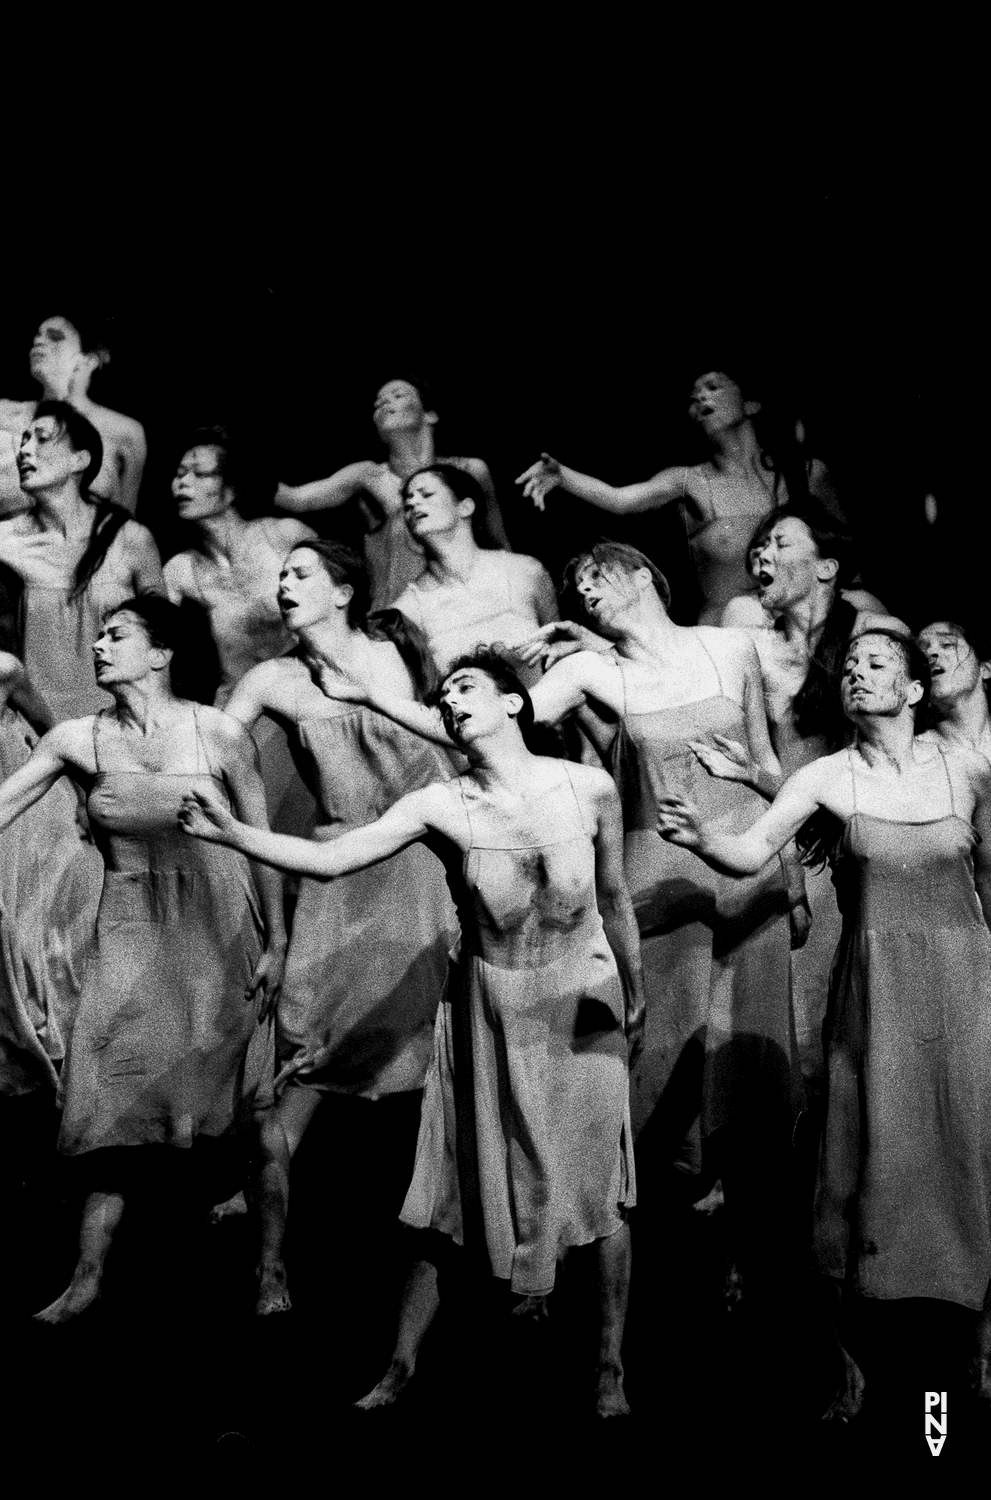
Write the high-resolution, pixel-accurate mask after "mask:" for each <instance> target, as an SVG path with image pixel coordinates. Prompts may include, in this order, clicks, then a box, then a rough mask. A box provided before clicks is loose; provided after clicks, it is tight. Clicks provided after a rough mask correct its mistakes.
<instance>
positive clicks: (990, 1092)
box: [658, 628, 991, 1417]
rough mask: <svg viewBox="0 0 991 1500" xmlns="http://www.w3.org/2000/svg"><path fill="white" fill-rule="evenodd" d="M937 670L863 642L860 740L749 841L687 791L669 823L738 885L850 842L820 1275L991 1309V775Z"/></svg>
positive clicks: (882, 1293) (792, 781) (877, 1292)
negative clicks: (954, 723)
mask: <svg viewBox="0 0 991 1500" xmlns="http://www.w3.org/2000/svg"><path fill="white" fill-rule="evenodd" d="M928 677H929V673H928V669H927V664H926V662H925V660H924V658H923V657H922V655H921V653H920V652H919V650H918V649H917V648H916V647H915V646H914V645H913V643H912V642H911V641H909V640H906V639H904V638H903V637H901V636H899V635H898V634H896V633H895V632H893V631H887V630H881V629H876V628H871V629H869V630H867V631H865V632H863V633H862V634H860V635H858V636H855V637H854V639H853V641H852V642H851V643H850V646H849V649H848V652H847V655H846V659H845V662H844V667H843V677H842V699H843V707H844V711H845V713H846V715H847V717H848V718H849V720H850V722H851V724H852V726H853V729H854V731H855V736H854V741H853V744H852V745H850V746H849V747H848V748H846V749H843V750H840V751H838V752H837V753H835V754H832V755H827V756H824V757H822V758H821V759H819V760H816V761H813V762H812V763H811V764H810V765H807V766H804V767H802V768H801V769H800V770H798V771H797V772H795V774H794V775H793V776H791V777H790V778H789V779H788V780H787V781H786V782H785V784H784V786H783V787H782V788H781V790H780V791H779V793H778V795H777V796H776V798H775V799H774V802H773V803H772V805H771V807H770V808H769V809H768V810H767V811H766V812H765V813H764V814H763V816H761V817H760V818H758V819H757V820H756V821H755V822H754V823H753V825H752V826H751V827H750V828H749V829H746V830H742V831H739V832H730V831H724V830H721V829H718V828H716V827H714V826H712V824H711V823H710V821H709V820H708V819H707V818H706V817H705V815H704V814H703V813H702V812H700V811H699V810H698V809H697V808H696V807H694V806H693V805H692V803H691V802H690V801H689V800H688V799H686V798H685V797H683V796H675V795H671V796H668V797H665V798H664V799H662V801H661V804H660V812H659V820H658V830H659V832H660V833H661V835H662V836H663V838H665V839H666V840H668V841H670V842H672V843H674V844H676V845H678V846H680V847H682V848H684V849H686V850H690V851H691V852H692V853H693V854H695V855H697V856H698V857H699V858H700V859H701V860H703V861H705V863H706V864H707V865H709V866H710V867H711V868H713V869H716V870H718V871H721V872H724V873H725V874H726V875H729V876H732V877H739V876H751V875H753V873H755V872H756V871H758V870H760V869H761V868H763V866H764V865H765V864H766V862H767V861H768V860H769V859H773V858H774V856H775V854H776V853H777V852H778V851H779V850H780V849H782V848H783V847H784V846H785V844H786V843H787V842H788V841H789V840H790V839H792V838H794V837H795V835H796V834H798V833H799V831H800V830H803V834H802V837H803V840H804V841H805V843H806V846H807V847H808V848H809V849H810V851H812V850H814V849H815V848H819V849H822V848H823V847H829V846H830V845H835V854H834V861H835V868H836V879H837V882H838V885H839V888H840V891H841V908H842V911H843V921H844V927H843V938H842V941H841V944H840V948H839V951H838V953H837V960H836V967H835V970H834V977H833V987H832V992H831V995H830V1002H829V1011H828V1015H827V1028H826V1052H827V1065H828V1095H827V1106H826V1126H825V1133H824V1138H823V1145H822V1152H821V1160H820V1170H819V1181H818V1186H817V1191H816V1204H815V1224H814V1247H815V1256H816V1262H817V1265H818V1268H819V1269H820V1270H821V1271H822V1272H824V1273H825V1274H826V1275H827V1276H829V1277H831V1278H833V1279H834V1282H835V1284H836V1286H837V1291H838V1290H839V1287H840V1285H842V1286H843V1288H844V1289H845V1293H846V1292H849V1293H854V1294H858V1293H859V1294H860V1295H862V1296H865V1297H877V1298H885V1299H890V1298H905V1297H929V1298H940V1299H943V1300H946V1301H950V1302H957V1303H960V1304H962V1305H963V1306H964V1307H970V1308H973V1309H975V1310H978V1309H981V1308H982V1307H985V1306H986V1305H987V1303H986V1297H987V1292H988V1288H989V1285H991V1216H989V1214H988V1210H987V1204H988V1201H989V1198H991V933H989V931H988V918H989V916H991V860H989V856H988V853H987V850H988V847H989V844H988V840H989V837H991V767H989V765H988V762H987V760H986V759H985V757H984V756H982V755H980V754H978V753H977V752H976V751H974V750H972V749H970V748H969V747H966V746H963V745H953V746H950V745H946V744H944V743H941V742H938V741H934V740H932V739H930V738H928V737H926V736H922V737H917V736H916V734H915V714H916V711H917V710H918V709H919V707H920V705H921V704H922V703H923V701H924V698H925V695H926V692H927V689H928ZM824 815H828V817H826V820H825V822H824ZM813 818H815V819H816V824H814V825H812V826H811V827H807V826H806V825H807V824H808V822H809V820H810V819H813ZM816 825H817V826H816ZM843 1369H844V1379H843V1385H842V1389H841V1391H840V1393H839V1395H838V1397H837V1399H836V1401H835V1402H834V1404H833V1406H832V1407H831V1408H830V1413H829V1414H830V1415H837V1416H840V1417H849V1416H851V1415H854V1414H855V1413H856V1412H857V1410H859V1407H860V1404H861V1401H862V1396H863V1377H862V1375H861V1373H860V1371H859V1369H858V1368H857V1365H856V1363H855V1362H854V1360H853V1359H852V1357H851V1356H850V1354H849V1353H847V1352H846V1351H843Z"/></svg>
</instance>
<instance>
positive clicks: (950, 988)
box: [815, 754, 991, 1308]
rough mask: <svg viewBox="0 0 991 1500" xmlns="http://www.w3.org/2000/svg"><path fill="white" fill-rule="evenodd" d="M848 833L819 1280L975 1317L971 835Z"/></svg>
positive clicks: (984, 1017)
mask: <svg viewBox="0 0 991 1500" xmlns="http://www.w3.org/2000/svg"><path fill="white" fill-rule="evenodd" d="M943 765H944V768H945V769H946V771H947V777H946V779H947V788H948V798H947V812H946V814H945V815H944V816H943V817H938V818H934V819H932V820H930V821H928V822H903V821H894V820H889V819H887V818H878V817H873V816H871V815H869V814H867V813H863V812H860V811H858V810H857V800H856V792H857V778H856V775H855V771H854V761H853V756H852V754H851V757H850V777H851V783H852V787H853V807H854V812H853V814H852V816H851V817H850V819H849V820H848V822H847V824H846V828H845V831H844V834H843V842H842V846H841V854H840V857H839V862H838V867H837V885H838V888H839V891H840V896H841V907H842V909H843V920H844V931H843V938H842V942H841V944H840V948H839V952H838V953H837V960H836V968H835V971H834V976H833V987H832V992H831V995H830V1002H829V1011H828V1013H827V1019H826V1055H827V1065H828V1078H829V1083H828V1096H827V1112H826V1128H825V1134H824V1138H823V1144H822V1153H821V1159H820V1172H819V1183H818V1188H817V1192H816V1209H815V1250H816V1260H817V1263H818V1266H819V1269H820V1270H821V1271H824V1272H826V1273H827V1274H829V1275H831V1276H835V1277H839V1278H843V1279H844V1280H845V1282H846V1283H847V1285H849V1286H850V1287H851V1288H852V1290H854V1291H856V1292H859V1293H861V1294H862V1295H864V1296H867V1297H885V1298H888V1297H936V1298H944V1299H946V1300H947V1301H950V1302H958V1303H961V1304H962V1305H963V1306H964V1307H970V1308H980V1307H981V1305H982V1302H983V1299H984V1296H985V1293H986V1291H987V1289H988V1285H989V1283H991V933H989V931H988V928H987V925H986V923H985V921H984V917H983V913H982V911H981V907H980V903H979V901H978V898H977V894H976V891H975V889H974V868H973V860H972V854H971V851H972V848H973V843H974V831H973V828H972V827H971V824H970V823H969V822H968V821H966V820H965V819H964V818H961V817H959V816H958V815H957V812H956V809H955V806H954V802H953V785H952V781H951V779H950V775H949V768H948V767H946V760H945V757H944V760H943Z"/></svg>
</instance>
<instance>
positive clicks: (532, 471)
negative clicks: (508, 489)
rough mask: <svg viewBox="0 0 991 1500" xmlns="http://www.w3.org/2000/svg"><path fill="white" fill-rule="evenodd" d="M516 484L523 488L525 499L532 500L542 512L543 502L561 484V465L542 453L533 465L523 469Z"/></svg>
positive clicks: (547, 454)
mask: <svg viewBox="0 0 991 1500" xmlns="http://www.w3.org/2000/svg"><path fill="white" fill-rule="evenodd" d="M516 483H517V484H521V485H522V486H523V493H524V495H525V496H526V498H527V499H528V500H532V501H533V503H534V505H535V506H536V507H537V509H538V510H543V508H544V500H545V499H546V497H547V496H548V495H549V494H550V492H551V490H553V489H556V488H557V486H558V485H559V484H560V483H561V465H560V464H559V463H558V461H557V459H556V458H551V456H550V454H549V453H542V454H541V455H540V458H539V459H538V460H537V462H536V463H535V464H531V465H530V467H529V469H524V471H523V473H522V474H520V475H519V476H518V478H517V479H516Z"/></svg>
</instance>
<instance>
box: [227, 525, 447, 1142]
mask: <svg viewBox="0 0 991 1500" xmlns="http://www.w3.org/2000/svg"><path fill="white" fill-rule="evenodd" d="M368 591H369V581H368V575H367V573H366V570H365V567H364V564H363V563H362V561H361V560H360V558H358V557H357V556H356V555H355V554H354V553H353V552H351V551H350V550H349V549H348V548H347V547H344V546H342V545H341V544H340V543H339V542H328V541H318V540H314V541H312V542H304V543H302V544H301V545H299V546H297V547H294V548H293V550H292V551H291V552H290V554H289V556H288V557H287V558H286V560H285V562H284V564H283V567H282V570H281V574H280V578H279V585H278V607H279V610H280V613H281V619H282V621H284V627H285V629H286V630H287V631H291V632H292V636H291V638H295V641H296V643H297V644H296V649H295V651H293V652H292V653H291V654H289V655H286V656H280V657H277V658H274V659H273V660H271V661H266V662H262V663H259V664H258V665H257V666H255V667H253V668H252V670H251V671H250V672H248V673H247V674H246V675H245V676H244V677H243V678H242V679H241V681H240V682H239V683H238V685H237V687H236V688H235V690H234V693H233V695H232V696H231V698H230V700H229V702H228V704H227V713H228V714H230V715H231V716H232V717H233V718H235V719H237V720H238V722H239V723H241V724H243V725H244V727H245V728H246V729H251V728H252V727H253V725H255V723H256V722H257V720H258V719H259V718H260V716H261V715H263V714H267V715H269V716H271V717H273V718H275V719H276V720H277V721H278V722H279V723H280V724H282V725H283V726H284V727H285V729H286V731H287V733H288V734H289V735H290V736H291V737H292V741H293V747H294V755H295V758H296V762H297V764H298V766H299V769H300V773H301V774H302V775H303V776H304V777H305V779H306V782H307V784H308V786H309V787H310V788H311V790H312V792H313V795H314V797H315V798H316V801H317V807H318V813H317V828H316V833H315V837H316V838H317V839H320V840H328V841H333V840H335V839H338V838H340V837H341V836H342V835H344V834H346V833H347V832H348V831H349V830H351V829H354V828H360V827H362V826H363V825H364V824H367V823H371V822H374V820H375V819H376V818H377V817H379V816H381V814H382V813H384V812H386V811H387V810H388V809H389V808H390V807H391V806H392V805H393V803H394V802H396V801H398V799H399V798H400V797H402V796H404V795H405V794H406V793H407V792H411V791H413V790H415V789H417V788H419V787H424V786H428V785H429V784H430V783H432V782H434V781H440V780H444V779H446V778H447V777H449V776H450V775H451V774H452V767H451V764H450V758H449V757H448V756H447V755H445V753H444V752H443V751H441V750H438V749H436V748H435V747H434V746H433V745H428V744H425V743H424V741H423V740H422V739H419V738H418V737H417V736H415V735H413V734H411V733H410V732H409V731H408V730H405V729H401V728H399V727H398V726H397V725H395V724H392V723H390V722H389V720H388V719H385V718H383V717H382V716H381V715H379V714H375V713H372V712H370V711H369V710H367V709H364V708H360V707H358V706H357V705H355V704H353V703H348V702H345V701H342V700H341V699H340V698H338V697H337V696H335V691H336V688H337V687H338V685H339V684H340V682H341V680H342V679H343V678H344V677H345V676H347V675H353V676H354V677H355V678H356V679H357V680H359V681H361V682H367V683H369V684H375V685H379V686H381V687H383V688H384V689H387V690H389V691H391V692H393V693H395V694H397V695H398V696H399V697H401V698H408V699H410V700H411V701H412V700H413V698H414V696H415V695H416V693H417V692H418V691H419V682H418V679H419V678H420V677H421V676H422V666H421V663H420V662H419V660H418V658H417V654H416V650H415V646H414V644H413V643H412V642H411V640H410V639H409V632H408V631H406V630H404V629H403V621H402V617H401V616H399V615H397V614H396V613H395V612H394V611H387V612H385V613H384V614H382V615H379V616H378V617H373V620H372V621H371V622H369V621H367V619H366V616H367V613H368ZM456 931H457V923H456V918H455V913H454V908H453V905H452V903H451V899H450V895H449V893H448V889H447V883H446V880H445V874H444V867H443V865H442V864H441V862H440V860H439V859H438V858H437V856H436V855H435V854H434V853H432V852H431V850H430V849H429V848H427V846H426V845H425V844H423V843H413V844H410V845H409V846H408V847H406V848H403V849H399V850H397V851H396V853H395V854H393V855H392V857H391V858H389V859H386V860H380V861H379V862H378V863H376V864H375V865H373V866H372V867H371V868H369V869H357V870H354V871H352V873H350V874H349V875H347V876H342V877H341V878H340V879H337V880H333V881H327V880H320V879H317V878H313V877H305V876H304V878H303V879H302V880H301V882H300V890H299V899H298V902H297V904H296V910H295V915H294V919H293V930H292V939H291V942H290V945H289V953H288V956H287V961H286V977H285V985H284V989H283V993H282V998H281V1001H280V1004H279V1014H278V1030H277V1045H278V1055H279V1062H280V1064H281V1068H282V1071H281V1080H282V1081H284V1082H285V1083H286V1087H285V1089H284V1091H283V1092H282V1095H281V1098H280V1100H279V1106H278V1110H279V1118H280V1120H281V1123H282V1125H283V1128H284V1130H285V1133H286V1138H287V1143H288V1147H289V1153H290V1156H292V1155H293V1154H294V1153H295V1150H296V1147H297V1146H298V1145H299V1142H300V1139H301V1138H302V1135H303V1133H304V1131H305V1129H306V1127H307V1125H308V1124H309V1122H310V1120H311V1118H312V1116H313V1113H314V1111H315V1109H316V1108H317V1105H318V1104H319V1102H320V1099H321V1098H322V1097H323V1095H324V1094H325V1093H328V1092H331V1093H344V1094H355V1095H359V1096H362V1097H364V1098H370V1099H379V1098H382V1097H384V1096H388V1095H394V1094H402V1093H411V1092H412V1091H415V1090H419V1089H422V1087H423V1080H424V1077H425V1074H426V1070H427V1064H428V1062H429V1060H430V1055H431V1050H432V1046H433V1033H434V1018H435V1015H436V1011H437V1005H438V1002H439V1000H440V997H441V994H442V992H443V989H444V984H445V981H446V977H447V959H448V951H449V949H450V948H451V946H452V944H453V943H454V941H455V936H456ZM411 1145H412V1143H411Z"/></svg>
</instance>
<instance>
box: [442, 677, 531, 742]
mask: <svg viewBox="0 0 991 1500" xmlns="http://www.w3.org/2000/svg"><path fill="white" fill-rule="evenodd" d="M439 703H440V711H441V717H442V718H443V720H444V727H445V729H446V730H447V732H448V734H449V735H450V736H451V738H452V740H454V741H455V742H456V743H457V744H459V745H471V744H473V743H474V742H475V741H476V740H479V739H484V738H485V737H486V736H487V735H491V734H496V733H498V731H499V730H500V729H503V728H504V727H505V725H506V721H507V719H512V718H515V717H516V715H517V714H518V713H519V711H520V709H521V708H522V706H523V699H522V698H521V697H520V696H519V694H518V693H504V692H502V690H501V688H500V687H499V685H498V684H497V683H496V682H495V681H493V679H492V678H491V677H490V676H489V674H488V673H487V672H483V671H482V670H481V669H480V668H478V667H461V668H459V669H458V670H457V671H456V672H452V673H451V675H450V677H448V678H447V679H446V681H445V682H444V685H443V687H442V688H441V692H440V699H439Z"/></svg>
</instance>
